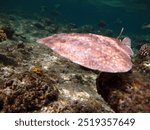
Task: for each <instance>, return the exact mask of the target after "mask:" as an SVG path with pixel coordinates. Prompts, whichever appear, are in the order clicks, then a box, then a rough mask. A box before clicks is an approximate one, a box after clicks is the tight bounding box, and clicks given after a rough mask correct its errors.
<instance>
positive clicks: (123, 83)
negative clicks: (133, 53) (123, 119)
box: [96, 71, 150, 112]
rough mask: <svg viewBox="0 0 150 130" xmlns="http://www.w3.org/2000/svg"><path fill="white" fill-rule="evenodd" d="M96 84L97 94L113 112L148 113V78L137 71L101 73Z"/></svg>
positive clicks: (149, 97)
mask: <svg viewBox="0 0 150 130" xmlns="http://www.w3.org/2000/svg"><path fill="white" fill-rule="evenodd" d="M96 84H97V91H98V93H99V94H101V95H102V97H103V98H104V100H105V101H106V102H107V103H108V104H109V105H110V106H111V108H112V109H113V110H114V111H115V112H150V102H149V99H150V82H149V78H148V77H145V76H143V75H141V74H140V73H139V72H138V71H133V72H128V73H124V74H110V73H101V74H100V75H99V76H98V77H97V82H96Z"/></svg>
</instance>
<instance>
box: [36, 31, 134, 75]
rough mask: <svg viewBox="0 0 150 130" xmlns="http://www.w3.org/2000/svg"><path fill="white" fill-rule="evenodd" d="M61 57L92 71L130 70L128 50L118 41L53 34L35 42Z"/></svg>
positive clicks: (84, 35) (96, 36) (102, 37)
mask: <svg viewBox="0 0 150 130" xmlns="http://www.w3.org/2000/svg"><path fill="white" fill-rule="evenodd" d="M37 42H38V43H41V44H45V45H47V46H48V47H49V48H51V49H52V50H53V51H55V52H56V53H58V54H60V55H61V56H63V57H65V58H67V59H69V60H71V61H73V62H74V63H77V64H79V65H82V66H85V67H87V68H90V69H93V70H99V71H102V72H111V73H117V72H127V71H129V70H130V69H131V68H132V62H131V57H130V50H129V49H128V47H127V46H126V45H125V44H122V43H121V42H120V41H119V40H118V39H114V38H110V37H106V36H102V35H96V34H79V33H71V34H55V35H52V36H49V37H46V38H42V39H39V40H37Z"/></svg>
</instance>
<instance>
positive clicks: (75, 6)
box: [0, 0, 150, 35]
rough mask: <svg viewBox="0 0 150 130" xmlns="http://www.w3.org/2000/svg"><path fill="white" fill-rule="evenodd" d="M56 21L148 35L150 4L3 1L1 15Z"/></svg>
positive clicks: (130, 0) (131, 0)
mask: <svg viewBox="0 0 150 130" xmlns="http://www.w3.org/2000/svg"><path fill="white" fill-rule="evenodd" d="M3 12H7V13H9V14H11V13H13V14H15V13H16V14H17V15H24V16H26V17H30V18H32V17H33V16H35V15H36V16H37V15H39V16H44V17H50V18H55V19H56V20H57V21H59V22H62V23H63V22H65V23H75V24H77V25H86V24H90V25H92V26H94V27H95V28H97V29H99V26H97V25H98V23H99V21H104V22H105V23H106V25H107V28H109V29H111V30H113V31H114V32H116V33H119V31H120V30H121V28H122V27H124V28H125V31H124V33H126V34H128V35H130V34H149V33H150V29H141V26H142V25H143V24H150V0H1V2H0V13H3Z"/></svg>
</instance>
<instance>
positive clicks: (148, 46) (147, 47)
mask: <svg viewBox="0 0 150 130" xmlns="http://www.w3.org/2000/svg"><path fill="white" fill-rule="evenodd" d="M134 66H135V67H136V68H137V70H138V71H139V72H142V73H143V74H144V75H147V76H150V43H145V44H143V45H142V46H141V48H140V49H139V51H138V55H137V56H136V57H135V61H134Z"/></svg>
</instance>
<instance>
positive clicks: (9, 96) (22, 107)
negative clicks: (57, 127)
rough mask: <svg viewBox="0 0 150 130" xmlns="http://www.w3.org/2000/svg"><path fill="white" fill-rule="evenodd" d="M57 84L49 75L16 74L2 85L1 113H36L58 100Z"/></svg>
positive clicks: (0, 96) (0, 91) (0, 93)
mask: <svg viewBox="0 0 150 130" xmlns="http://www.w3.org/2000/svg"><path fill="white" fill-rule="evenodd" d="M58 95H59V92H58V89H57V86H56V83H55V82H54V81H53V80H51V78H50V77H49V76H47V75H43V76H39V75H36V74H33V73H30V72H23V73H19V74H14V75H12V76H11V79H10V80H8V81H6V82H5V83H4V84H1V85H0V111H1V112H35V111H37V110H39V109H40V108H42V107H43V106H45V105H47V104H48V103H50V102H53V101H56V100H57V99H58Z"/></svg>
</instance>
